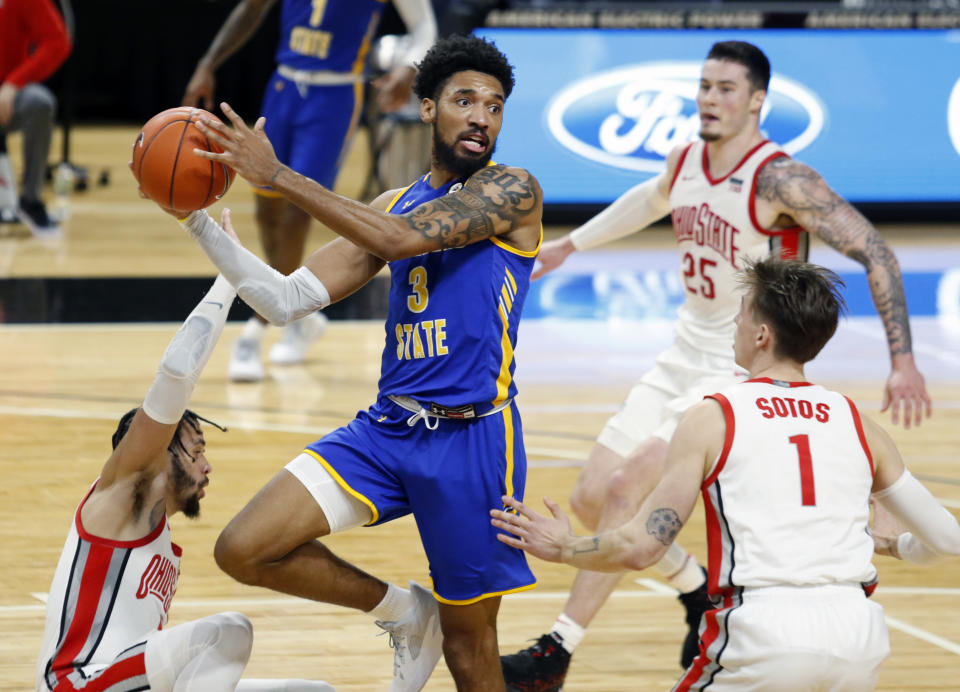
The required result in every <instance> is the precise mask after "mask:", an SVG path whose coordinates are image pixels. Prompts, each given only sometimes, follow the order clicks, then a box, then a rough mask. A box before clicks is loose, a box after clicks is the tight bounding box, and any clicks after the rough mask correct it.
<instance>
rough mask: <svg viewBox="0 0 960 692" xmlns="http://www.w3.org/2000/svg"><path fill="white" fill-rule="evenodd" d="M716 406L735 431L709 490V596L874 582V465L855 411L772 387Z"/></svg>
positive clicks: (727, 396) (762, 382)
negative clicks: (736, 590) (753, 589)
mask: <svg viewBox="0 0 960 692" xmlns="http://www.w3.org/2000/svg"><path fill="white" fill-rule="evenodd" d="M709 398H713V399H715V400H716V401H717V402H718V403H719V404H720V406H721V408H722V409H723V417H724V421H725V425H726V436H725V439H724V443H723V450H722V451H721V453H720V455H719V457H718V458H717V460H716V462H715V464H714V466H713V468H712V469H711V470H710V473H709V475H708V476H707V477H706V478H705V479H704V482H703V487H702V490H703V500H704V511H705V514H706V523H707V553H708V555H707V561H708V566H709V569H708V572H709V575H708V586H709V590H710V592H711V593H714V594H715V593H719V592H722V591H723V590H724V589H728V588H731V587H736V586H747V587H756V586H772V585H785V584H796V585H816V584H833V583H838V582H839V583H843V582H846V583H852V584H857V583H860V584H864V585H865V586H866V585H867V584H869V583H870V582H872V581H874V580H875V578H876V570H875V568H874V567H873V565H872V563H871V559H872V556H873V539H872V538H871V537H870V535H869V533H868V530H867V521H868V519H869V516H870V505H869V501H870V492H871V488H872V486H873V459H872V457H871V455H870V451H869V448H868V447H867V443H866V438H865V437H864V433H863V426H862V424H861V421H860V414H859V413H858V411H857V408H856V406H855V405H854V404H853V402H852V401H850V400H849V399H848V398H847V397H845V396H843V395H842V394H838V393H837V392H833V391H830V390H827V389H824V388H823V387H820V386H818V385H812V384H809V383H806V382H782V381H778V380H771V379H768V378H758V379H754V380H748V381H746V382H743V383H740V384H736V385H733V386H731V387H728V388H726V389H724V390H722V392H720V393H718V394H713V395H711V396H710V397H709Z"/></svg>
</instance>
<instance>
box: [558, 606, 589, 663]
mask: <svg viewBox="0 0 960 692" xmlns="http://www.w3.org/2000/svg"><path fill="white" fill-rule="evenodd" d="M550 631H551V632H552V633H553V634H556V635H558V636H559V637H560V645H561V646H562V647H563V648H564V649H566V650H567V653H568V654H572V653H573V650H574V649H576V648H577V645H578V644H579V643H580V642H581V641H582V640H583V635H585V634H586V633H587V630H586V628H584V627H582V626H580V625H578V624H577V623H576V622H575V621H574V620H573V618H571V617H570V616H569V615H567V614H566V613H560V615H559V616H558V617H557V621H556V622H555V623H553V629H552V630H550Z"/></svg>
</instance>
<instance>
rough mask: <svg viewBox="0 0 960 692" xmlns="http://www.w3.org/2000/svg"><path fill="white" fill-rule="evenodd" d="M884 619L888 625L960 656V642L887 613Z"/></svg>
mask: <svg viewBox="0 0 960 692" xmlns="http://www.w3.org/2000/svg"><path fill="white" fill-rule="evenodd" d="M884 619H885V620H886V621H887V626H888V627H891V628H893V629H895V630H899V631H901V632H903V633H904V634H909V635H910V636H911V637H916V638H917V639H920V640H922V641H925V642H927V643H928V644H933V645H934V646H939V647H940V648H941V649H946V650H947V651H949V652H950V653H952V654H956V655H957V656H960V644H955V643H954V642H952V641H950V640H949V639H944V638H943V637H939V636H937V635H936V634H934V633H933V632H928V631H927V630H924V629H920V628H919V627H914V626H913V625H911V624H910V623H908V622H904V621H903V620H898V619H897V618H892V617H890V616H889V615H885V616H884Z"/></svg>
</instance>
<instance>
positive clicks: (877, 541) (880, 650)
mask: <svg viewBox="0 0 960 692" xmlns="http://www.w3.org/2000/svg"><path fill="white" fill-rule="evenodd" d="M744 280H745V284H746V286H747V287H748V289H749V291H748V293H747V295H746V297H744V298H743V300H742V304H741V307H740V312H739V314H738V315H737V318H736V335H735V340H734V353H735V357H736V361H737V363H738V364H740V365H741V366H743V367H744V368H746V369H747V370H748V371H749V372H750V379H749V380H747V381H746V382H741V383H737V384H733V385H730V386H728V387H726V388H725V389H723V390H722V391H721V392H719V393H714V394H711V395H709V396H708V397H706V398H705V399H704V400H703V401H701V402H700V403H698V404H695V405H694V406H692V407H691V408H690V409H689V410H688V411H687V412H686V413H685V414H684V415H683V417H682V418H681V420H680V423H679V424H678V425H677V431H676V434H675V435H674V436H673V439H672V440H671V441H670V448H669V450H668V452H667V462H666V469H665V471H664V474H663V477H662V478H661V480H660V482H659V483H658V484H657V486H656V487H655V488H654V489H653V491H652V492H651V493H650V495H649V496H648V497H647V499H646V500H645V501H644V503H643V506H642V507H641V508H640V511H639V512H638V513H637V514H636V516H634V517H633V518H632V519H631V520H630V521H629V522H628V523H626V524H625V525H623V526H621V527H620V528H618V529H615V530H613V531H608V532H604V533H601V534H598V535H596V536H587V537H577V536H575V535H573V532H572V531H571V529H570V521H569V519H568V518H567V517H566V516H564V514H563V512H562V511H561V510H560V508H559V507H557V505H556V504H554V503H553V502H551V501H550V500H548V499H545V500H544V501H545V502H546V504H547V507H548V508H549V509H550V511H551V513H552V514H553V516H554V518H552V519H547V518H545V517H542V516H540V515H538V514H536V513H535V512H533V511H532V510H530V509H529V508H527V507H525V506H524V505H523V504H522V503H520V502H517V501H515V500H512V499H507V498H504V504H505V505H507V506H508V508H510V509H511V510H512V511H516V512H517V514H511V513H509V512H505V511H500V510H493V511H491V515H492V516H493V517H494V518H493V520H492V522H493V524H494V526H497V527H499V528H501V529H505V530H506V531H509V532H511V533H512V534H514V535H509V534H501V535H500V539H501V540H502V541H504V542H505V543H507V544H508V545H512V546H514V547H517V548H522V549H524V550H526V551H527V552H529V553H532V554H534V555H536V556H538V557H541V558H543V559H546V560H552V561H555V562H566V563H568V564H571V565H574V566H576V567H579V568H580V569H590V570H607V571H616V570H622V569H638V570H639V569H644V568H646V567H648V566H650V565H652V564H654V563H656V562H657V560H659V559H661V557H662V556H663V554H664V553H665V552H666V551H667V550H668V549H669V546H670V545H671V543H672V541H673V539H674V537H676V535H677V533H678V532H679V531H680V529H681V528H682V527H683V525H684V524H685V523H686V521H687V519H688V518H689V517H690V513H691V512H692V511H693V508H694V505H695V503H696V500H697V495H698V493H701V494H702V495H703V503H704V511H705V514H706V524H707V549H708V564H709V577H708V586H709V590H710V596H711V597H712V598H713V601H714V604H715V605H714V608H713V609H712V610H710V611H708V612H707V613H706V614H705V616H704V623H705V627H704V630H703V633H702V635H701V641H700V648H699V652H698V655H697V657H696V658H695V659H694V661H693V662H692V664H691V665H690V667H689V668H688V669H687V671H686V673H685V674H684V675H683V677H682V678H681V679H680V681H679V682H678V683H677V685H676V686H675V687H674V690H675V691H676V692H686V691H688V690H702V689H708V688H709V689H710V690H711V691H712V690H736V691H737V692H748V691H750V690H756V691H759V690H777V691H778V692H801V691H805V690H813V689H817V690H832V691H834V692H841V691H849V692H862V691H863V690H870V689H873V688H874V687H875V685H876V682H877V676H878V675H879V671H880V665H881V663H882V662H883V661H884V660H885V659H886V658H887V656H888V655H889V652H890V642H889V636H888V633H887V628H886V624H885V622H884V618H883V608H882V607H880V605H879V604H877V603H874V602H873V601H870V600H868V599H867V596H868V595H869V593H870V592H872V590H873V587H874V586H875V584H876V574H877V572H876V568H875V567H874V566H873V564H872V562H871V558H872V556H873V553H874V552H875V551H876V552H878V553H881V554H887V555H894V556H899V557H902V558H903V559H906V560H909V561H911V562H915V563H919V564H923V563H927V562H931V561H933V560H935V559H936V558H937V557H938V556H940V555H960V525H958V523H957V520H956V519H955V518H954V517H953V515H952V514H950V513H949V512H948V511H947V510H946V509H944V508H943V507H942V506H941V505H940V504H939V503H938V502H937V500H936V499H935V498H934V497H933V495H931V494H930V492H929V491H928V490H927V489H926V488H924V487H923V485H921V484H920V482H919V481H917V480H916V479H914V478H913V476H912V475H911V474H910V472H909V471H908V470H907V469H906V468H905V467H904V465H903V460H902V459H901V458H900V453H899V452H898V451H897V448H896V446H895V445H894V443H893V441H892V440H891V439H890V436H889V435H887V433H886V432H884V430H883V429H882V428H881V427H880V426H879V425H877V424H876V423H874V422H873V421H871V420H870V419H868V418H866V417H862V416H861V415H860V413H859V411H858V410H857V407H856V406H855V405H854V404H853V402H852V401H851V400H850V399H848V398H847V397H845V396H843V395H842V394H839V393H837V392H833V391H830V390H828V389H825V388H823V387H821V386H818V385H814V384H811V383H809V382H807V381H806V379H805V377H804V372H803V369H804V365H805V364H806V363H807V362H809V361H810V360H812V359H813V358H814V357H815V356H816V355H817V353H819V351H820V349H821V348H823V345H824V344H825V343H826V342H827V341H828V340H829V339H830V337H831V336H832V335H833V333H834V331H835V330H836V327H837V320H838V316H839V314H840V310H841V306H842V303H841V301H840V298H839V295H838V290H837V281H838V279H837V277H836V275H835V274H833V273H832V272H830V271H829V270H826V269H823V268H822V267H817V266H814V265H811V264H807V263H804V262H798V261H784V260H779V259H766V260H762V261H759V262H756V263H755V264H748V265H747V268H746V269H745V271H744ZM761 450H762V451H761ZM871 497H872V498H873V499H874V500H875V501H876V502H878V503H880V504H881V505H882V506H883V507H884V508H885V509H886V510H888V511H889V512H890V513H892V514H893V516H894V517H896V518H897V519H899V520H900V521H902V522H903V523H904V525H906V526H907V527H908V528H909V529H910V532H908V533H902V534H900V535H896V536H877V537H876V538H871V536H870V531H869V529H868V526H867V522H868V519H869V516H870V499H871Z"/></svg>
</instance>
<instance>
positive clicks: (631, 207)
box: [570, 176, 670, 250]
mask: <svg viewBox="0 0 960 692" xmlns="http://www.w3.org/2000/svg"><path fill="white" fill-rule="evenodd" d="M659 180H660V177H659V176H657V177H654V178H650V180H647V181H646V182H643V183H640V184H639V185H636V186H635V187H632V188H630V189H629V190H627V191H626V192H624V193H623V194H622V195H620V197H618V198H617V199H616V201H614V203H613V204H611V205H610V206H609V207H607V208H606V209H604V210H603V211H602V212H600V213H599V214H597V215H596V216H594V217H593V218H592V219H590V220H589V221H587V222H586V223H585V224H583V225H582V226H580V228H577V229H576V230H573V231H571V232H570V242H571V243H573V247H575V248H576V249H577V250H589V249H590V248H594V247H597V246H598V245H603V244H604V243H609V242H610V241H612V240H617V239H618V238H623V237H624V236H627V235H630V234H631V233H635V232H636V231H639V230H641V229H643V228H646V227H647V226H649V225H650V224H652V223H653V222H654V221H657V220H658V219H660V218H662V217H664V216H666V215H667V214H668V213H669V212H670V200H669V199H667V198H666V197H664V196H663V195H661V194H660V189H659V187H658V181H659Z"/></svg>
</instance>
